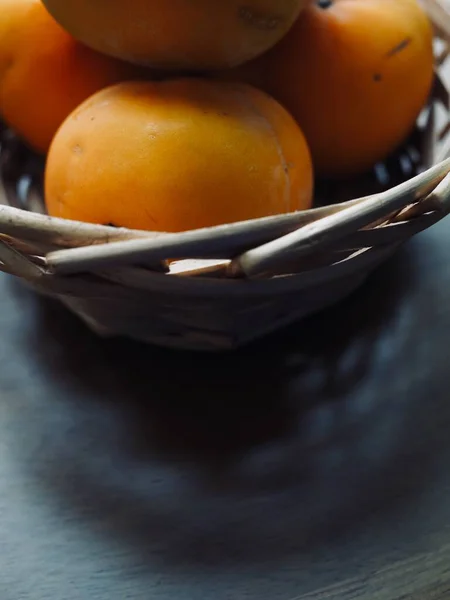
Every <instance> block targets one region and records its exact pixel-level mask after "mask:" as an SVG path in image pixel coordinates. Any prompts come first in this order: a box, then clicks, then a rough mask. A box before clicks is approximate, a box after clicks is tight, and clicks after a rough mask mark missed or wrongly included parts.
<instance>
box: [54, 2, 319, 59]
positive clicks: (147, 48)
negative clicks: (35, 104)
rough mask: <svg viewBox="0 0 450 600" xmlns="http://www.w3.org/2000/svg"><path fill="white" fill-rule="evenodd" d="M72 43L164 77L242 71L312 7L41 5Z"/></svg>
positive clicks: (290, 4) (288, 4)
mask: <svg viewBox="0 0 450 600" xmlns="http://www.w3.org/2000/svg"><path fill="white" fill-rule="evenodd" d="M43 1H44V4H45V5H46V6H47V8H48V10H49V11H50V12H51V13H52V14H53V16H54V17H55V18H56V19H57V20H58V21H59V22H60V23H61V25H62V26H63V27H65V28H66V29H67V31H69V32H70V33H71V34H72V35H73V36H74V37H76V38H77V39H79V40H80V41H82V42H83V43H85V44H87V45H88V46H90V47H92V48H94V49H96V50H98V51H100V52H103V53H105V54H109V55H111V56H116V57H118V58H121V59H124V60H129V61H131V62H135V63H138V64H145V65H149V66H152V67H157V68H164V69H168V68H169V69H172V68H173V69H177V70H179V69H187V70H202V69H208V68H226V67H232V66H235V65H237V64H240V63H243V62H245V61H247V60H250V59H253V58H255V57H256V56H258V55H260V54H262V53H263V52H265V51H266V50H268V49H269V48H270V47H272V46H273V45H275V43H276V42H278V41H279V40H280V39H281V38H282V37H283V35H285V34H286V32H287V31H288V30H289V28H290V27H291V26H292V24H293V23H294V21H295V19H296V17H297V16H298V14H299V12H300V11H301V9H302V8H303V7H304V6H305V5H306V4H307V3H308V2H310V1H311V0H245V2H243V0H226V1H224V0H43Z"/></svg>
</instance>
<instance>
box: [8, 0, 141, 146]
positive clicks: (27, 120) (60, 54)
mask: <svg viewBox="0 0 450 600" xmlns="http://www.w3.org/2000/svg"><path fill="white" fill-rule="evenodd" d="M139 71H140V70H139ZM137 76H138V69H137V68H136V67H132V66H131V65H129V64H126V63H124V62H122V61H119V60H116V59H113V58H110V57H106V56H103V55H101V54H99V53H98V52H95V51H93V50H91V49H90V48H87V47H85V46H83V45H81V44H80V43H79V42H76V41H75V40H74V39H73V38H72V37H71V36H70V35H69V34H68V33H67V32H66V31H65V30H63V29H62V27H61V26H60V25H59V24H58V23H57V22H56V21H55V20H54V19H53V17H51V16H50V14H49V13H48V12H47V10H46V9H45V7H44V6H43V4H42V3H41V1H40V0H0V114H1V116H2V118H3V119H4V120H5V121H6V122H7V123H8V124H9V125H10V126H11V127H12V128H13V129H15V130H16V132H17V133H18V134H19V135H20V136H21V137H22V138H24V140H26V141H27V142H28V143H29V145H31V146H32V147H33V148H34V149H36V150H38V151H40V152H46V151H47V149H48V147H49V145H50V142H51V139H52V138H53V136H54V134H55V133H56V130H57V129H58V127H59V125H60V124H61V123H62V122H63V121H64V119H65V118H66V117H67V116H68V115H69V114H70V113H71V112H72V111H73V110H74V108H76V106H77V105H78V104H80V103H81V102H82V101H83V100H85V99H86V98H88V97H89V96H91V95H92V94H93V93H95V92H97V91H98V90H100V89H102V88H103V87H105V86H109V85H112V84H114V83H117V82H119V81H121V80H123V79H128V78H135V77H137Z"/></svg>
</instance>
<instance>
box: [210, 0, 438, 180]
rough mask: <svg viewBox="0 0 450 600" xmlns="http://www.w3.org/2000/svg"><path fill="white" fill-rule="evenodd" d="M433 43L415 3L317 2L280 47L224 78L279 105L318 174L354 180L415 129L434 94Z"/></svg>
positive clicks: (392, 0) (407, 0)
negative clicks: (289, 116) (295, 125)
mask: <svg viewBox="0 0 450 600" xmlns="http://www.w3.org/2000/svg"><path fill="white" fill-rule="evenodd" d="M432 40H433V34H432V28H431V25H430V22H429V20H428V17H427V15H426V14H425V12H424V10H423V8H422V7H421V6H420V4H419V2H418V1H417V0H315V1H314V2H313V3H312V4H311V5H309V6H308V7H307V8H306V9H305V10H304V11H303V13H302V14H301V16H300V18H299V19H298V20H297V22H296V24H295V25H294V26H293V28H292V29H291V30H290V32H289V33H288V34H287V36H286V37H285V38H284V39H283V40H282V41H281V42H280V43H279V44H278V45H277V46H275V48H273V49H272V50H271V51H270V52H268V53H267V54H265V55H264V56H262V57H261V58H259V59H256V60H254V61H252V62H250V63H248V64H246V65H243V66H242V67H241V68H239V69H235V70H230V71H227V72H223V73H220V74H219V77H220V78H225V79H236V80H241V81H245V82H248V83H252V84H254V85H257V86H259V87H261V88H262V89H264V90H265V91H266V92H268V93H270V94H271V95H273V96H274V97H275V98H276V99H277V100H278V101H279V102H281V103H282V104H283V105H284V106H285V107H286V108H287V109H288V110H289V111H290V112H291V114H292V115H293V116H294V117H295V119H296V120H297V122H298V123H299V124H300V126H301V128H302V130H303V132H304V133H305V136H306V139H307V141H308V143H309V146H310V149H311V153H312V157H313V162H314V166H315V168H316V170H317V172H318V173H319V174H323V175H327V176H346V175H353V174H356V173H360V172H363V171H365V170H367V169H369V168H370V167H371V166H373V165H374V164H375V163H376V162H378V161H381V160H383V159H384V158H386V156H387V155H389V154H390V153H391V152H392V151H394V150H395V149H396V147H397V146H399V145H400V144H401V143H402V142H403V141H404V140H405V138H406V137H407V136H408V134H409V133H410V132H411V130H412V129H413V127H414V124H415V122H416V119H417V117H418V115H419V114H420V112H421V109H422V108H423V107H424V105H425V103H426V101H427V98H428V96H429V93H430V90H431V87H432V82H433V47H432Z"/></svg>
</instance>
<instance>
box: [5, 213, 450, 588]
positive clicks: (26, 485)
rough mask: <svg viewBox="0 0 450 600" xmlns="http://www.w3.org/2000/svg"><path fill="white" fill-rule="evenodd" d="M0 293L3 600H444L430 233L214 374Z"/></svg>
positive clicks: (446, 287) (445, 440) (447, 512)
mask: <svg viewBox="0 0 450 600" xmlns="http://www.w3.org/2000/svg"><path fill="white" fill-rule="evenodd" d="M0 286H1V287H0V301H1V311H0V319H1V323H0V429H1V431H0V597H1V599H2V600H28V599H31V600H47V599H51V600H87V599H89V600H125V599H132V600H134V599H136V600H137V599H145V600H147V599H152V600H153V599H156V598H158V599H163V600H166V599H167V600H177V599H180V600H225V599H227V600H228V599H229V600H244V599H245V600H292V599H294V598H297V599H304V600H305V599H311V600H313V599H315V600H325V599H333V600H350V599H367V600H400V599H401V598H402V599H403V598H404V599H408V600H430V599H435V598H439V599H440V598H442V599H444V598H447V599H448V598H449V597H450V435H449V431H450V219H447V220H446V221H444V222H443V223H441V224H439V225H438V226H436V227H434V228H433V229H432V230H430V231H428V232H426V233H424V234H422V235H421V236H419V237H418V238H416V239H414V240H413V241H412V242H411V243H410V244H408V245H407V246H405V247H404V248H403V249H402V250H401V251H400V252H399V253H398V255H397V256H396V257H395V258H394V259H393V260H391V261H390V262H389V263H388V264H386V265H385V266H383V267H382V268H381V269H380V270H379V271H377V272H376V273H375V274H374V275H373V277H372V278H371V279H370V280H369V281H368V283H367V284H366V285H365V286H364V287H363V288H362V289H361V290H359V291H358V292H357V293H356V294H355V295H354V296H353V297H352V298H350V299H349V300H347V301H346V302H344V303H343V304H341V305H340V306H338V307H336V308H334V309H332V310H330V311H327V312H326V313H325V314H322V315H320V316H317V317H315V318H313V319H311V320H309V321H307V322H305V323H303V324H300V325H298V326H295V327H291V328H289V330H288V331H287V332H284V333H283V334H280V335H277V336H275V337H272V338H271V339H269V340H267V341H265V342H264V343H263V344H258V345H255V346H253V347H251V348H248V349H246V350H245V351H242V352H240V353H239V354H237V355H233V356H214V357H211V356H209V357H208V356H198V355H188V354H176V353H171V352H168V351H161V350H155V349H151V348H148V347H145V346H142V345H138V344H134V343H131V342H126V341H102V340H99V339H97V338H95V337H94V336H93V335H92V334H91V333H90V332H89V331H87V330H86V329H85V327H84V326H83V325H82V324H81V323H80V322H79V321H78V320H77V319H76V318H75V317H73V316H71V315H70V314H69V313H67V312H66V311H65V309H63V308H62V307H60V306H59V305H56V304H54V303H51V302H49V301H44V300H42V299H37V298H36V297H35V296H33V295H32V294H31V293H29V292H28V291H27V290H25V289H24V288H23V287H22V286H21V285H20V284H18V283H17V282H15V281H14V280H12V279H10V278H7V277H3V278H1V279H0Z"/></svg>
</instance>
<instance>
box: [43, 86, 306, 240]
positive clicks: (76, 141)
mask: <svg viewBox="0 0 450 600" xmlns="http://www.w3.org/2000/svg"><path fill="white" fill-rule="evenodd" d="M312 192H313V173H312V166H311V158H310V154H309V150H308V147H307V145H306V142H305V139H304V136H303V134H302V132H301V130H300V128H299V127H298V125H297V124H296V122H295V121H294V119H293V118H292V117H291V116H290V115H289V114H288V112H287V111H286V110H285V109H284V108H283V107H282V106H281V105H280V104H278V103H277V102H276V101H275V100H273V99H272V98H270V97H269V96H267V95H266V94H264V93H263V92H261V91H259V90H256V89H254V88H251V87H250V86H246V85H244V84H233V83H220V82H210V81H207V80H203V79H195V78H183V79H176V80H167V81H162V82H158V83H156V82H128V83H123V84H118V85H116V86H112V87H110V88H107V89H105V90H103V91H101V92H99V93H97V94H95V95H94V96H93V97H91V98H90V99H88V100H87V101H86V102H84V103H83V104H82V105H81V106H80V107H78V108H77V109H76V110H75V111H74V112H73V113H72V115H71V116H70V117H69V118H68V119H67V120H66V121H65V123H64V124H63V125H62V126H61V128H60V129H59V131H58V133H57V134H56V136H55V138H54V140H53V143H52V146H51V148H50V152H49V155H48V160H47V167H46V174H45V196H46V203H47V209H48V212H49V214H50V215H53V216H57V217H63V218H67V219H74V220H80V221H86V222H91V223H99V224H113V225H116V226H122V227H129V228H132V229H145V230H154V231H167V232H179V231H184V230H188V229H197V228H202V227H208V226H213V225H221V224H225V223H230V222H235V221H241V220H247V219H253V218H258V217H265V216H270V215H275V214H280V213H287V212H291V211H295V210H302V209H306V208H310V206H311V203H312Z"/></svg>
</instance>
